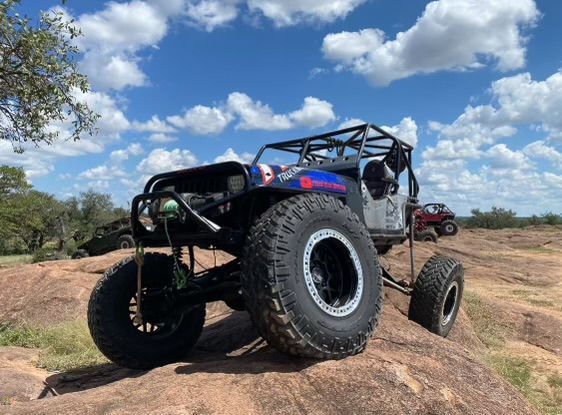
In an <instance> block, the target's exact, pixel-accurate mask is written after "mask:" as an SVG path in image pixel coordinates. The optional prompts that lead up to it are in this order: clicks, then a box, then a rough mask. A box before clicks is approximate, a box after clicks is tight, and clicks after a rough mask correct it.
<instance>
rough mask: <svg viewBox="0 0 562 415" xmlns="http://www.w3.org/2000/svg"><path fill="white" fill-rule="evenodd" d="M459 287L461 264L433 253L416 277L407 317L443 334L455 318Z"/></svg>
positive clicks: (461, 277)
mask: <svg viewBox="0 0 562 415" xmlns="http://www.w3.org/2000/svg"><path fill="white" fill-rule="evenodd" d="M463 290H464V269H463V266H462V264H461V263H460V262H458V261H456V260H454V259H453V258H449V257H446V256H440V255H434V256H432V257H431V258H430V259H429V260H428V261H427V262H426V263H425V265H424V266H423V268H422V270H421V272H420V274H419V275H418V278H417V279H416V282H415V284H414V291H413V293H412V299H411V300H410V309H409V312H408V317H409V318H410V320H413V321H415V322H417V323H419V324H420V325H422V326H423V327H425V328H426V329H428V330H429V331H431V332H432V333H435V334H437V335H439V336H443V337H447V335H448V334H449V331H450V330H451V328H452V327H453V324H454V323H455V320H456V318H457V313H458V312H459V307H460V304H461V300H462V293H463Z"/></svg>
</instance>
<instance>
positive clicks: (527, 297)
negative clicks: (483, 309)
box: [503, 289, 556, 309]
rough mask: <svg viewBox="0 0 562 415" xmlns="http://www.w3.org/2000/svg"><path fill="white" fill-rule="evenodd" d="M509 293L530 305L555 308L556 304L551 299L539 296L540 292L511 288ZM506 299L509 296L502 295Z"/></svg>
mask: <svg viewBox="0 0 562 415" xmlns="http://www.w3.org/2000/svg"><path fill="white" fill-rule="evenodd" d="M511 294H512V295H513V296H514V297H516V298H518V299H521V300H523V301H525V302H527V303H529V304H531V305H534V306H537V307H545V308H554V309H556V304H555V303H554V302H553V301H552V300H547V299H544V298H542V297H541V295H540V294H538V293H535V292H532V291H528V290H522V289H517V290H512V291H511ZM534 297H538V298H534ZM503 298H505V299H507V300H509V299H510V298H509V297H503Z"/></svg>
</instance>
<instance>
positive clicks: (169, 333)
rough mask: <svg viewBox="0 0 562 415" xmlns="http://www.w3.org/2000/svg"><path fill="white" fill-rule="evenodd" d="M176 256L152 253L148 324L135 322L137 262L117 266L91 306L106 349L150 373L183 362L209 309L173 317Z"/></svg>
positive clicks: (146, 273)
mask: <svg viewBox="0 0 562 415" xmlns="http://www.w3.org/2000/svg"><path fill="white" fill-rule="evenodd" d="M172 270H173V258H172V257H170V256H168V255H164V254H154V253H150V254H146V256H145V259H144V266H143V274H142V282H143V288H142V299H141V311H142V316H143V322H142V324H136V323H135V322H134V321H133V318H134V316H135V310H136V304H137V288H136V285H137V265H136V263H135V261H134V259H133V258H128V259H126V260H125V261H122V262H121V263H119V264H117V265H116V266H115V267H113V268H112V269H110V270H109V271H108V272H107V273H106V274H105V275H104V277H103V278H102V279H101V280H100V281H99V282H98V284H97V285H96V287H95V288H94V291H93V292H92V295H91V297H90V302H89V304H88V326H89V328H90V333H91V334H92V338H93V339H94V342H95V343H96V345H97V346H98V348H99V349H100V351H101V352H102V353H103V354H104V355H105V356H106V357H107V358H108V359H109V360H111V361H112V362H114V363H116V364H118V365H120V366H124V367H128V368H131V369H149V368H152V367H155V366H160V365H163V364H166V363H171V362H174V361H177V360H178V359H180V358H181V357H182V356H184V355H185V354H186V353H187V352H188V351H189V350H190V349H191V348H192V347H193V346H194V345H195V343H196V341H197V339H198V338H199V335H200V334H201V331H202V329H203V323H204V321H205V307H204V306H202V305H199V306H195V307H193V308H192V309H190V310H189V311H188V312H186V313H183V314H182V313H173V312H172V309H173V305H174V301H173V300H174V299H173V296H172V292H171V290H169V289H168V287H169V285H170V284H171V282H172Z"/></svg>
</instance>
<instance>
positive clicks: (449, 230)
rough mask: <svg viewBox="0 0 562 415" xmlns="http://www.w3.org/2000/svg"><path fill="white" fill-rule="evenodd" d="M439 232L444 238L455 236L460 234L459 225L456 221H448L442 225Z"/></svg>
mask: <svg viewBox="0 0 562 415" xmlns="http://www.w3.org/2000/svg"><path fill="white" fill-rule="evenodd" d="M439 230H440V231H441V235H443V236H454V235H456V234H457V233H459V225H457V222H455V221H454V220H451V219H448V220H445V221H443V222H442V223H441V226H440V227H439Z"/></svg>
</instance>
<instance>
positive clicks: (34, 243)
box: [10, 190, 64, 252]
mask: <svg viewBox="0 0 562 415" xmlns="http://www.w3.org/2000/svg"><path fill="white" fill-rule="evenodd" d="M63 212H64V207H63V205H62V203H60V202H59V201H58V200H56V199H55V197H54V196H53V195H50V194H47V193H43V192H38V191H36V190H31V191H28V192H25V193H22V194H18V195H16V196H14V198H13V199H12V205H11V209H10V213H11V218H10V220H11V221H12V223H13V226H12V229H14V228H15V231H13V233H14V234H15V235H17V237H18V238H20V239H21V240H22V241H23V242H24V243H25V245H26V246H27V249H28V250H29V252H34V251H36V250H37V249H39V248H42V247H43V245H44V243H45V242H46V241H48V240H51V239H53V238H57V240H59V241H60V240H61V235H60V234H61V225H62V223H61V218H62V215H63ZM59 245H60V242H59Z"/></svg>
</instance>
